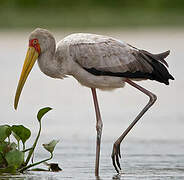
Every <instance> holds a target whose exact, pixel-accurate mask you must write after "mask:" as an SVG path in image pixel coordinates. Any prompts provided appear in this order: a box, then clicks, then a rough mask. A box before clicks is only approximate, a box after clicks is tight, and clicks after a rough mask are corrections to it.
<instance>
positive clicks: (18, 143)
mask: <svg viewBox="0 0 184 180" xmlns="http://www.w3.org/2000/svg"><path fill="white" fill-rule="evenodd" d="M17 146H18V150H19V151H20V141H17Z"/></svg>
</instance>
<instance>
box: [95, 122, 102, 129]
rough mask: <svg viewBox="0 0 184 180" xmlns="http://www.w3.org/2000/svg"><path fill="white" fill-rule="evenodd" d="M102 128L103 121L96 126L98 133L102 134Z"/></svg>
mask: <svg viewBox="0 0 184 180" xmlns="http://www.w3.org/2000/svg"><path fill="white" fill-rule="evenodd" d="M102 128H103V123H102V121H99V122H97V124H96V130H97V132H102Z"/></svg>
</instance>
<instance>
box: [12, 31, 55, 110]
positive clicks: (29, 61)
mask: <svg viewBox="0 0 184 180" xmlns="http://www.w3.org/2000/svg"><path fill="white" fill-rule="evenodd" d="M51 41H55V40H54V38H53V36H52V35H51V33H50V32H49V31H47V30H45V29H41V28H37V29H35V30H34V31H33V32H32V33H31V34H30V36H29V47H28V50H27V54H26V58H25V61H24V64H23V68H22V72H21V76H20V79H19V83H18V86H17V90H16V95H15V99H14V108H15V109H17V106H18V102H19V97H20V94H21V91H22V88H23V86H24V84H25V82H26V79H27V77H28V75H29V73H30V71H31V69H32V67H33V65H34V64H35V62H36V60H37V59H38V58H39V56H40V55H41V54H43V53H44V52H45V51H47V50H48V49H49V48H50V47H49V46H50V44H51Z"/></svg>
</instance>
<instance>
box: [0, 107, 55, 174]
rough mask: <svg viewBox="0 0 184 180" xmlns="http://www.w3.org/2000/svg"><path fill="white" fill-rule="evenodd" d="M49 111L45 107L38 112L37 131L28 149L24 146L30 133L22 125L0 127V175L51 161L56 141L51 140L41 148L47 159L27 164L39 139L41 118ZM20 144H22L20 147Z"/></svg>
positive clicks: (48, 108)
mask: <svg viewBox="0 0 184 180" xmlns="http://www.w3.org/2000/svg"><path fill="white" fill-rule="evenodd" d="M51 109H52V108H50V107H46V108H42V109H40V110H39V111H38V114H37V120H38V123H39V131H38V134H37V136H36V139H35V141H34V143H33V145H32V146H31V147H30V148H28V149H26V145H25V143H26V142H27V140H28V139H29V138H30V136H31V131H30V130H29V129H28V128H26V127H24V126H23V125H12V126H9V125H1V126H0V173H17V172H24V171H25V170H27V169H29V168H31V167H33V166H36V165H38V164H41V163H46V162H47V161H48V160H50V159H52V157H53V151H54V149H55V146H56V144H57V143H58V140H53V141H51V142H50V143H48V144H43V147H44V148H45V149H46V150H47V151H48V152H49V153H50V157H49V158H46V159H44V160H42V161H39V162H35V163H30V164H29V162H30V159H31V158H32V157H33V154H34V151H35V147H36V145H37V142H38V139H39V137H40V133H41V128H42V126H41V122H42V121H41V120H42V117H43V116H44V115H45V114H46V113H47V112H49V111H50V110H51ZM12 137H14V138H15V140H16V142H13V141H12ZM20 143H22V146H21V145H20ZM26 154H27V155H26Z"/></svg>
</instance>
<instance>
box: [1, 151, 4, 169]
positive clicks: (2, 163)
mask: <svg viewBox="0 0 184 180" xmlns="http://www.w3.org/2000/svg"><path fill="white" fill-rule="evenodd" d="M4 164H5V162H4V158H3V154H2V153H0V167H3V165H4Z"/></svg>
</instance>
